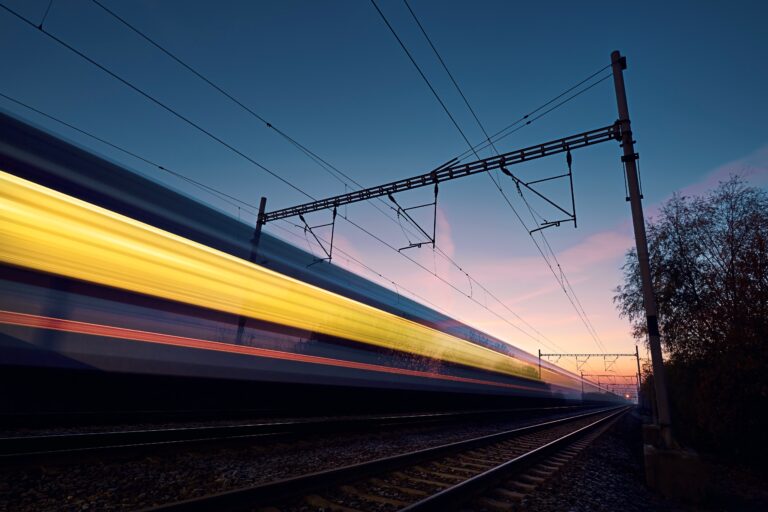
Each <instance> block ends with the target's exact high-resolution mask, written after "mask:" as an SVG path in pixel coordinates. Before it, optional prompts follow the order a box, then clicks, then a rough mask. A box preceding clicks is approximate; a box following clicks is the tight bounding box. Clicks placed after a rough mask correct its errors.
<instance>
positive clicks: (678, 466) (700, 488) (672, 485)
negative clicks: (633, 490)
mask: <svg viewBox="0 0 768 512" xmlns="http://www.w3.org/2000/svg"><path fill="white" fill-rule="evenodd" d="M660 437H661V436H660V435H659V432H658V426H656V425H645V426H644V428H643V438H644V442H645V444H644V445H643V457H644V461H645V481H646V484H647V485H648V487H650V488H651V489H653V490H655V491H657V492H659V493H661V494H662V495H663V496H665V497H667V498H672V499H677V500H681V501H684V502H686V503H701V502H703V501H704V499H705V498H706V493H707V483H708V479H709V477H708V471H707V470H706V466H705V464H704V463H703V461H702V460H701V458H700V457H699V456H698V454H696V453H695V452H692V451H688V450H682V449H679V448H660V447H658V444H657V443H654V442H653V441H660V440H661V439H660ZM649 441H651V442H649Z"/></svg>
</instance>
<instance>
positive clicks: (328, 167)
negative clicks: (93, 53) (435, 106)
mask: <svg viewBox="0 0 768 512" xmlns="http://www.w3.org/2000/svg"><path fill="white" fill-rule="evenodd" d="M92 1H93V2H94V3H95V4H97V5H98V6H99V7H101V8H102V9H103V10H104V11H106V12H107V13H108V14H110V15H111V16H112V17H114V18H115V19H117V20H118V21H119V22H120V23H122V24H123V25H125V26H126V27H127V28H129V29H130V30H131V31H133V32H134V33H136V34H137V35H139V36H140V37H141V38H143V39H144V40H145V41H147V42H148V43H150V44H151V45H152V46H154V47H155V48H157V49H158V50H160V51H161V52H163V53H164V54H166V55H167V56H168V57H170V58H171V59H173V60H174V61H175V62H177V63H178V64H179V65H181V66H182V67H184V68H185V69H187V70H188V71H190V72H191V73H193V74H194V75H195V76H197V77H198V78H200V79H201V80H203V81H204V82H205V83H207V84H208V85H209V86H211V87H212V88H214V89H215V90H217V91H218V92H220V93H221V94H223V95H224V96H225V97H227V98H228V99H230V100H231V101H232V102H234V103H235V104H236V105H238V106H239V107H241V108H242V109H244V110H245V111H246V112H248V113H249V114H251V115H252V116H254V117H255V118H256V119H258V120H259V121H261V122H262V123H264V124H265V125H266V126H267V127H268V128H271V129H273V130H275V131H276V132H277V133H279V134H280V135H281V136H282V137H284V138H285V139H286V140H288V141H289V142H290V143H292V144H293V145H294V146H296V147H297V148H298V149H299V150H300V151H302V152H303V153H304V154H305V155H306V156H307V157H309V158H310V159H312V160H313V161H314V162H315V163H317V164H318V165H319V166H320V167H321V168H323V169H324V170H326V172H328V173H329V174H330V175H331V176H333V177H334V178H335V179H336V180H338V181H340V182H341V183H343V184H344V185H345V186H346V184H347V183H346V182H345V181H344V180H342V179H341V178H339V177H338V175H341V176H343V177H344V178H346V179H347V180H349V181H350V182H352V183H354V184H355V185H357V186H358V187H360V188H362V185H360V183H358V182H357V181H356V180H354V179H353V178H351V177H350V176H349V175H347V174H346V173H344V172H343V171H341V170H339V169H338V168H337V167H335V166H333V165H332V164H330V163H328V162H327V161H326V160H324V159H323V158H321V157H320V156H318V155H317V154H316V153H314V152H313V151H311V150H309V149H308V148H307V147H306V146H304V145H302V144H301V143H299V142H298V141H296V140H295V139H294V138H292V137H291V136H289V135H288V134H287V133H285V132H284V131H282V130H280V129H278V128H277V127H275V126H274V125H273V124H272V123H270V122H269V121H267V120H266V119H265V118H264V117H262V116H261V115H260V114H258V113H257V112H255V111H254V110H252V109H251V108H249V107H248V106H246V105H245V104H244V103H243V102H242V101H240V100H238V99H237V98H235V97H234V96H232V95H231V94H230V93H228V92H227V91H225V90H224V89H223V88H222V87H220V86H219V85H217V84H216V83H214V82H213V81H212V80H210V79H209V78H207V77H206V76H204V75H203V74H202V73H200V72H199V71H197V70H196V69H195V68H193V67H192V66H190V65H189V64H187V63H186V62H184V61H183V60H181V59H180V58H179V57H178V56H176V55H175V54H174V53H172V52H170V51H169V50H167V49H166V48H165V47H163V46H162V45H160V44H159V43H157V42H156V41H154V40H153V39H152V38H150V37H149V36H148V35H146V34H145V33H144V32H143V31H141V30H140V29H138V28H137V27H136V26H135V25H133V24H131V23H130V22H128V21H127V20H125V19H124V18H123V17H121V16H120V15H118V14H117V13H115V12H114V11H113V10H111V9H109V8H107V7H106V6H104V5H103V4H102V3H101V2H100V1H99V0H92ZM409 9H410V6H409ZM412 14H413V13H412ZM413 15H414V19H416V22H417V23H419V21H418V19H417V18H416V17H415V14H413ZM382 16H383V15H382ZM385 21H386V19H385ZM419 26H420V27H421V24H420V23H419ZM390 29H391V27H390ZM422 32H423V33H424V35H425V37H427V39H429V38H428V36H427V34H426V31H424V29H423V27H422ZM430 44H431V41H430ZM401 45H402V42H401ZM432 48H433V50H434V51H435V53H436V54H437V55H438V58H439V59H440V60H441V62H442V63H443V66H444V68H445V70H446V72H447V73H448V74H449V75H450V76H451V79H452V80H453V82H454V85H455V86H456V87H457V89H458V90H459V93H460V94H461V95H462V97H463V98H464V101H465V102H466V104H467V106H468V108H469V109H470V110H471V111H472V114H473V116H474V117H475V119H476V120H477V122H478V124H479V125H480V127H481V129H482V130H483V132H484V133H485V135H486V138H488V134H487V132H486V131H485V128H484V127H482V124H481V123H480V120H479V118H478V117H477V115H476V114H475V113H474V110H473V109H472V107H471V105H470V104H469V102H468V101H467V99H466V96H464V93H463V92H462V91H461V89H460V88H459V86H458V83H457V82H456V81H455V80H454V79H453V76H452V75H451V73H450V71H449V70H448V68H447V66H446V65H445V63H444V62H443V61H442V58H441V57H440V56H439V54H438V53H437V49H436V48H435V47H434V45H432ZM406 51H407V50H406ZM412 62H414V65H415V64H416V63H415V61H412ZM419 71H421V70H419ZM422 76H423V77H424V78H425V80H426V77H425V76H424V75H423V73H422ZM428 85H429V86H430V89H432V91H433V93H434V94H436V93H435V91H434V89H433V88H432V86H431V84H429V83H428ZM438 100H439V98H438ZM441 104H442V102H441ZM443 106H444V105H443ZM444 108H445V106H444ZM447 113H448V115H449V116H450V115H451V114H450V112H447ZM494 149H495V148H494ZM497 153H498V151H497ZM334 171H335V173H336V174H334ZM379 201H380V202H381V203H383V204H384V205H385V206H386V207H387V208H390V209H391V210H393V211H394V210H395V208H394V207H392V206H391V205H389V204H388V203H386V202H384V201H383V200H381V199H380V198H379ZM372 206H374V208H376V209H377V210H379V211H380V212H381V213H382V214H384V215H385V216H387V217H388V218H390V219H391V220H393V221H395V219H394V218H393V217H392V216H391V215H387V213H386V212H384V211H382V210H381V209H380V208H379V207H377V206H376V205H375V204H373V205H372ZM396 222H397V223H398V225H399V226H400V228H401V229H403V233H404V235H405V236H406V238H408V234H407V233H406V231H405V229H404V228H403V226H402V224H401V223H400V222H399V221H396ZM408 232H409V233H411V235H413V232H411V231H410V230H409V231H408ZM440 252H441V255H442V256H447V255H446V254H445V253H444V252H442V251H440ZM448 259H449V261H450V263H451V264H452V265H454V266H455V267H456V268H458V269H460V270H461V272H463V273H464V274H466V275H467V278H468V279H470V283H471V282H472V281H474V282H475V283H476V284H477V285H478V286H479V287H481V288H482V289H483V290H484V291H486V293H488V294H489V295H491V296H492V297H493V298H494V299H495V300H496V301H497V302H498V303H499V304H501V305H502V307H504V308H505V309H506V310H508V311H509V312H510V313H512V314H514V315H515V316H516V317H517V318H518V319H520V320H521V321H523V322H525V321H524V320H523V319H522V318H521V317H520V316H519V315H517V314H516V313H514V312H513V311H512V310H511V308H509V307H508V306H507V305H506V304H504V303H503V302H501V301H500V300H499V299H498V298H496V296H495V295H493V294H491V293H490V292H489V291H488V290H487V288H486V287H485V286H483V285H482V284H481V283H479V282H478V281H477V280H476V279H474V278H472V277H471V276H470V275H469V274H468V273H467V272H466V271H465V270H464V269H463V268H462V267H461V266H460V265H458V264H457V263H456V262H455V261H454V260H452V259H451V258H448ZM525 323H526V325H528V326H529V327H531V328H532V326H530V324H528V323H527V322H525ZM536 332H537V334H539V335H540V336H543V335H542V334H541V333H540V332H539V331H536ZM553 343H554V342H553Z"/></svg>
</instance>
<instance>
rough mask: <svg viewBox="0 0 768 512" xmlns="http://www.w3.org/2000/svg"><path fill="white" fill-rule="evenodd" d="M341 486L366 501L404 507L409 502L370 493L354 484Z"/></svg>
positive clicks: (348, 492) (343, 489)
mask: <svg viewBox="0 0 768 512" xmlns="http://www.w3.org/2000/svg"><path fill="white" fill-rule="evenodd" d="M339 488H340V489H341V490H342V491H344V492H345V493H347V494H351V495H352V496H355V497H357V498H361V499H363V500H365V501H370V502H373V503H382V504H384V505H392V506H395V507H398V508H403V507H405V506H406V505H408V502H405V501H402V500H396V499H394V498H387V497H385V496H378V495H376V494H370V493H367V492H364V491H361V490H360V489H358V488H357V487H354V486H352V485H342V486H341V487H339Z"/></svg>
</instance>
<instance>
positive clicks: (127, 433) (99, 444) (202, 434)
mask: <svg viewBox="0 0 768 512" xmlns="http://www.w3.org/2000/svg"><path fill="white" fill-rule="evenodd" d="M574 408H576V409H578V408H580V407H578V406H564V407H540V408H524V409H523V408H521V409H498V410H479V411H458V412H451V411H448V412H433V413H415V414H388V415H372V416H362V417H345V418H323V419H316V418H312V419H298V420H290V421H262V422H258V423H247V424H242V423H241V424H230V425H201V426H185V427H170V428H154V429H140V430H121V431H102V432H75V433H62V434H45V435H30V436H12V437H1V438H0V463H8V462H9V461H14V460H25V461H28V459H29V457H45V456H55V455H62V456H74V455H78V454H83V453H88V452H97V451H100V450H105V451H106V450H108V451H116V450H123V449H136V448H141V447H152V448H156V447H158V446H163V445H178V444H183V443H208V442H212V441H225V440H229V439H231V440H245V439H253V438H259V437H277V436H283V437H285V436H291V435H298V434H317V433H327V432H340V431H354V430H362V429H366V428H370V427H372V426H373V427H377V428H378V427H382V426H395V425H403V426H408V425H413V426H418V425H425V424H434V423H446V422H451V421H459V420H466V419H472V418H487V417H494V416H514V415H515V414H531V413H536V412H541V413H547V412H549V413H552V412H556V411H558V410H562V411H563V412H565V411H567V410H568V409H574Z"/></svg>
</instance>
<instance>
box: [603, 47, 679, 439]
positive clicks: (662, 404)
mask: <svg viewBox="0 0 768 512" xmlns="http://www.w3.org/2000/svg"><path fill="white" fill-rule="evenodd" d="M611 64H612V68H613V84H614V87H615V89H616V103H617V106H618V110H619V123H620V125H621V146H622V149H623V151H624V155H623V156H622V157H621V161H622V162H624V168H625V171H626V175H627V186H628V188H629V201H630V207H631V209H632V224H633V226H634V230H635V246H636V248H637V261H638V264H639V265H640V279H641V281H642V288H643V304H644V306H645V315H646V319H647V325H648V344H649V345H650V349H651V363H652V365H653V377H654V379H653V382H654V387H655V394H656V405H657V408H658V418H659V430H660V434H661V439H662V440H663V442H664V443H665V444H666V446H667V447H671V444H672V432H671V430H670V426H671V418H670V413H669V400H668V398H667V385H666V378H665V375H664V361H663V359H662V355H661V336H660V335H659V322H658V317H657V314H656V299H655V297H654V294H653V287H652V284H651V267H650V264H649V261H648V240H647V238H646V235H645V220H644V217H643V205H642V203H641V202H640V201H641V197H640V185H639V181H638V177H637V158H638V156H637V153H635V145H634V141H633V140H632V131H631V129H630V122H629V107H628V106H627V93H626V90H625V89H624V73H623V71H624V69H626V67H627V60H626V57H622V56H621V53H619V52H618V51H614V52H613V53H611Z"/></svg>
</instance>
